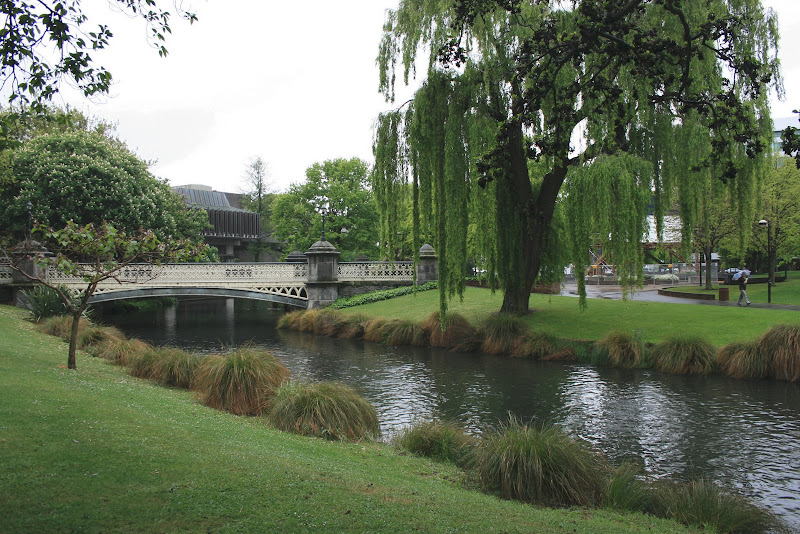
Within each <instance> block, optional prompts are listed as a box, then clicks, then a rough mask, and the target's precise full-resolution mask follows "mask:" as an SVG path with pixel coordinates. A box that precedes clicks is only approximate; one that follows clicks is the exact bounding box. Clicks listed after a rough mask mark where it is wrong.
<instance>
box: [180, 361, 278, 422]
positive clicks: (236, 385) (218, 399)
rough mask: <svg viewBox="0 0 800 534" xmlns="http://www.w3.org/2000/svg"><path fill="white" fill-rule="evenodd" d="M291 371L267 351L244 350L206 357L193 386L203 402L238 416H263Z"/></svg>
mask: <svg viewBox="0 0 800 534" xmlns="http://www.w3.org/2000/svg"><path fill="white" fill-rule="evenodd" d="M288 376H289V370H288V369H287V368H286V367H285V366H284V365H283V364H282V363H281V362H279V361H278V359H277V358H275V356H273V355H272V354H271V353H269V352H267V351H265V350H259V349H255V348H252V347H241V348H239V349H237V350H235V351H233V352H231V353H230V354H227V355H224V356H222V355H214V356H207V357H205V358H203V361H202V363H201V365H200V367H199V369H197V375H196V377H195V381H194V384H193V388H194V389H196V390H197V391H198V392H199V394H200V398H201V402H202V403H203V404H205V405H207V406H210V407H212V408H216V409H218V410H226V411H228V412H231V413H234V414H237V415H260V414H262V413H263V412H265V411H266V410H267V408H268V407H269V403H270V400H271V399H272V397H273V395H274V394H275V390H276V389H277V388H278V386H280V385H281V383H282V382H283V381H284V380H286V378H288Z"/></svg>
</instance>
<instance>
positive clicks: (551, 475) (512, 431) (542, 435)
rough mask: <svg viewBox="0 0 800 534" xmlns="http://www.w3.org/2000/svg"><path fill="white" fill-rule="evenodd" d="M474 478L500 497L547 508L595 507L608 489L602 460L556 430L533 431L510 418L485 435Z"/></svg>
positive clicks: (534, 429) (559, 430)
mask: <svg viewBox="0 0 800 534" xmlns="http://www.w3.org/2000/svg"><path fill="white" fill-rule="evenodd" d="M476 468H477V475H478V479H479V480H480V483H481V486H482V487H483V488H484V489H485V490H489V491H492V492H497V493H498V494H499V495H500V496H501V497H503V498H504V499H515V500H519V501H522V502H526V503H531V504H539V505H545V506H595V505H597V504H599V503H600V502H601V501H602V497H603V493H604V491H605V487H606V471H607V470H608V467H607V465H606V462H605V460H604V459H603V457H602V456H600V455H599V454H598V453H596V452H594V451H592V450H590V449H589V448H588V447H587V446H585V445H583V444H582V443H580V442H578V441H575V440H572V439H570V438H569V437H568V436H567V435H566V434H565V433H564V432H563V431H562V430H561V429H560V428H557V427H554V426H551V427H543V428H534V427H532V426H528V425H524V424H522V423H520V422H519V421H516V420H514V419H513V418H512V419H511V420H510V421H509V423H507V424H506V425H504V426H503V427H501V428H500V429H499V430H498V431H494V432H489V433H487V434H486V435H484V436H483V439H482V440H481V444H480V447H479V448H478V451H477V454H476Z"/></svg>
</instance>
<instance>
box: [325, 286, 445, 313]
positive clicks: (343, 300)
mask: <svg viewBox="0 0 800 534" xmlns="http://www.w3.org/2000/svg"><path fill="white" fill-rule="evenodd" d="M437 287H438V283H437V282H426V283H424V284H420V285H417V286H401V287H397V288H394V289H383V290H381V291H372V292H371V293H364V294H363V295H356V296H354V297H340V298H338V299H336V300H335V301H334V302H333V303H332V304H331V305H330V306H329V308H333V309H335V310H342V309H345V308H352V307H354V306H361V305H362V304H369V303H370V302H378V301H381V300H387V299H391V298H395V297H402V296H403V295H410V294H412V293H416V292H417V291H428V290H431V289H436V288H437Z"/></svg>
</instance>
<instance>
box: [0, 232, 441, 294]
mask: <svg viewBox="0 0 800 534" xmlns="http://www.w3.org/2000/svg"><path fill="white" fill-rule="evenodd" d="M426 247H427V249H429V250H424V255H423V256H422V260H421V262H420V264H418V265H417V281H418V283H424V282H427V281H429V280H435V279H436V270H437V269H436V256H435V253H433V249H432V248H431V247H430V246H426ZM423 249H425V247H423ZM338 255H339V252H338V251H336V249H335V248H334V247H333V246H332V245H331V244H330V243H328V242H327V241H322V242H317V243H315V244H314V246H312V247H311V249H310V250H309V251H308V252H307V253H306V256H307V257H308V263H183V264H165V265H161V266H154V265H131V266H130V267H128V268H126V269H124V270H122V271H121V272H120V273H119V276H118V277H117V278H118V279H117V280H106V281H104V282H102V283H101V284H100V285H98V287H97V290H96V292H95V294H94V295H93V296H92V298H91V300H90V302H92V303H98V302H106V301H112V300H121V299H131V298H143V297H155V296H215V297H235V298H246V299H254V300H265V301H271V302H277V303H280V304H285V305H289V306H296V307H301V308H317V307H323V306H326V305H327V304H330V303H331V302H333V301H334V300H336V298H338V297H339V296H340V295H342V296H351V295H355V294H358V293H364V292H367V291H372V290H375V289H380V288H386V287H393V286H399V285H409V284H411V283H412V281H413V274H414V264H413V262H407V261H396V262H352V263H339V262H338ZM15 274H16V276H15ZM42 275H43V278H44V279H45V280H46V281H47V282H48V283H50V284H53V285H64V286H66V287H69V288H73V289H82V288H84V287H86V284H85V282H83V280H82V279H81V278H80V277H77V276H66V275H64V274H62V273H60V272H58V271H57V270H55V269H53V268H52V267H50V268H48V269H47V271H46V272H44V273H42ZM2 285H6V286H10V287H12V288H13V289H16V290H18V289H21V288H23V287H24V286H27V287H30V285H31V284H30V282H29V281H28V280H27V279H24V278H22V277H21V275H19V274H17V273H14V271H13V269H11V267H10V266H8V265H0V286H2Z"/></svg>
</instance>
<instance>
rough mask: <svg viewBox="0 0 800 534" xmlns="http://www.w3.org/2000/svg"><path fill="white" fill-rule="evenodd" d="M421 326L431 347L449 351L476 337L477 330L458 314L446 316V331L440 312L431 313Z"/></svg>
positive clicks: (451, 313)
mask: <svg viewBox="0 0 800 534" xmlns="http://www.w3.org/2000/svg"><path fill="white" fill-rule="evenodd" d="M420 326H421V327H422V329H423V330H424V331H425V332H426V333H427V335H428V337H429V343H430V346H431V347H439V348H445V349H448V348H451V347H454V346H455V345H457V344H459V343H462V342H464V341H466V340H468V339H472V338H474V337H475V328H473V326H472V325H471V324H469V321H467V319H466V318H465V317H464V316H463V315H461V314H460V313H457V312H448V313H447V314H445V318H444V330H442V321H441V316H440V315H439V312H433V313H431V314H430V315H429V316H428V317H427V318H426V319H425V320H424V321H422V324H421V325H420Z"/></svg>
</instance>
